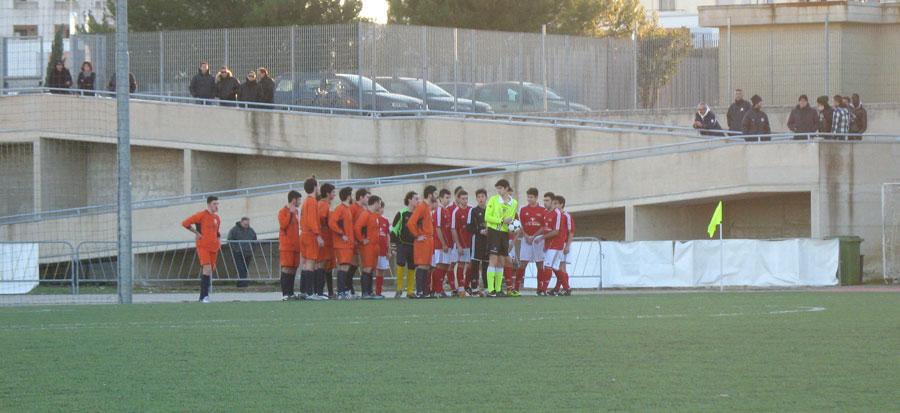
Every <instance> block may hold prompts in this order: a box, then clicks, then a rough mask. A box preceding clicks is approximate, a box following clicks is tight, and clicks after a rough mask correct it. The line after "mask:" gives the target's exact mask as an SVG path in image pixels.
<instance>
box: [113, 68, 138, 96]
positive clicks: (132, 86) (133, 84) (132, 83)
mask: <svg viewBox="0 0 900 413" xmlns="http://www.w3.org/2000/svg"><path fill="white" fill-rule="evenodd" d="M106 89H107V90H109V91H110V92H115V91H116V74H115V73H113V74H112V76H110V77H109V84H108V85H106ZM136 90H137V79H135V78H134V73H131V72H128V93H134V91H136Z"/></svg>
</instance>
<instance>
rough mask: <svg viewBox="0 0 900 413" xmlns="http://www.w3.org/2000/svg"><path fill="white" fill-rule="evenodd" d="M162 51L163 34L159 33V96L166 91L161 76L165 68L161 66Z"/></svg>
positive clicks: (163, 78)
mask: <svg viewBox="0 0 900 413" xmlns="http://www.w3.org/2000/svg"><path fill="white" fill-rule="evenodd" d="M163 51H164V49H163V32H162V31H160V32H159V94H161V95H165V94H166V89H165V86H164V82H165V77H164V76H163V70H164V68H165V65H164V64H163ZM118 78H119V77H118V76H116V79H118ZM129 82H130V80H129Z"/></svg>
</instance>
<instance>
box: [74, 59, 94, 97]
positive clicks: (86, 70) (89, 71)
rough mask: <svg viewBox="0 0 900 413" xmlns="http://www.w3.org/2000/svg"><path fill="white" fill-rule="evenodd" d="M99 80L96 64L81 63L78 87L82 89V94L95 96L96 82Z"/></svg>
mask: <svg viewBox="0 0 900 413" xmlns="http://www.w3.org/2000/svg"><path fill="white" fill-rule="evenodd" d="M96 81H97V74H96V73H94V65H92V64H91V62H84V63H82V64H81V72H79V73H78V89H80V90H81V95H82V96H94V83H95V82H96Z"/></svg>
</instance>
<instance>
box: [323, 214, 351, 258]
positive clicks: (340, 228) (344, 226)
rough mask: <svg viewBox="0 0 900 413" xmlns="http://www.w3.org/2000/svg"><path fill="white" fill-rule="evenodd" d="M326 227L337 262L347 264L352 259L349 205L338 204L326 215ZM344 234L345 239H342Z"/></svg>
mask: <svg viewBox="0 0 900 413" xmlns="http://www.w3.org/2000/svg"><path fill="white" fill-rule="evenodd" d="M328 228H329V229H330V230H331V240H332V243H333V244H334V258H335V261H337V263H338V264H342V265H347V264H350V261H352V260H353V246H354V245H355V242H354V241H353V240H354V237H353V214H351V213H350V207H348V206H347V205H344V204H340V205H338V206H337V208H335V209H334V211H332V212H331V214H330V215H329V216H328ZM344 236H346V237H347V240H346V241H345V240H344Z"/></svg>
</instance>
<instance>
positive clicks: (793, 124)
mask: <svg viewBox="0 0 900 413" xmlns="http://www.w3.org/2000/svg"><path fill="white" fill-rule="evenodd" d="M787 127H788V129H790V130H791V132H794V133H799V134H801V135H794V139H801V140H802V139H809V138H811V137H814V136H815V133H816V132H818V131H819V113H818V112H816V110H815V109H813V108H811V107H810V106H809V98H807V97H806V95H800V98H799V99H797V106H794V109H792V110H791V115H790V116H789V117H788V121H787Z"/></svg>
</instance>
